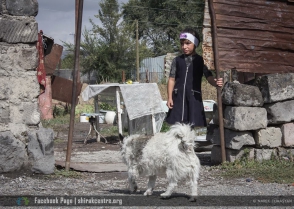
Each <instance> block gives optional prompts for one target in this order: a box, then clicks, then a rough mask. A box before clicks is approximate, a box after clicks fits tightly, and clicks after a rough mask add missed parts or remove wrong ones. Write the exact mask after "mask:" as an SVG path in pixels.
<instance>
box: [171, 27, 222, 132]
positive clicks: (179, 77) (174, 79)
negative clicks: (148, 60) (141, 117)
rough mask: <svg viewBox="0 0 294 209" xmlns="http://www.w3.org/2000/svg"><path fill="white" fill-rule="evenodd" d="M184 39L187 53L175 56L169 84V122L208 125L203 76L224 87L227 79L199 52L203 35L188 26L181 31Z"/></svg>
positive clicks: (212, 83)
mask: <svg viewBox="0 0 294 209" xmlns="http://www.w3.org/2000/svg"><path fill="white" fill-rule="evenodd" d="M180 42H181V49H182V52H183V54H182V55H180V56H178V57H176V58H174V59H173V62H172V65H171V71H170V76H169V80H168V84H167V93H168V100H167V106H168V107H169V111H168V114H167V118H166V122H167V123H169V124H175V123H176V122H180V123H187V124H191V125H192V126H194V127H203V126H206V125H207V124H206V118H205V113H204V107H203V103H202V96H201V80H202V76H203V74H204V76H205V77H206V79H207V81H208V82H209V83H210V84H211V85H213V86H215V87H217V86H222V85H223V79H222V78H219V79H215V78H214V77H213V75H212V73H211V71H209V70H208V69H207V67H206V66H205V65H204V61H203V58H202V57H201V56H200V55H198V54H197V53H196V48H197V46H198V44H199V42H200V38H199V35H198V33H197V32H196V31H195V30H193V29H191V28H186V29H185V30H184V31H183V32H182V33H181V34H180Z"/></svg>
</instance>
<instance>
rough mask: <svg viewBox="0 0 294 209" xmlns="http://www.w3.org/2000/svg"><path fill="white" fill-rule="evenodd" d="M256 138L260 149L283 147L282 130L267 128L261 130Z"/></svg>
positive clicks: (257, 132) (255, 135) (256, 134)
mask: <svg viewBox="0 0 294 209" xmlns="http://www.w3.org/2000/svg"><path fill="white" fill-rule="evenodd" d="M254 138H255V143H256V145H257V146H258V147H268V148H274V147H279V146H281V145H282V132H281V129H280V128H276V127H267V128H265V129H260V130H258V131H256V132H255V134H254Z"/></svg>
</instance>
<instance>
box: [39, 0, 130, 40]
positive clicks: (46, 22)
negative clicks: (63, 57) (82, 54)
mask: <svg viewBox="0 0 294 209" xmlns="http://www.w3.org/2000/svg"><path fill="white" fill-rule="evenodd" d="M100 2H101V1H100V0H84V10H83V23H82V29H84V28H85V27H86V28H88V29H91V28H92V27H91V24H90V22H89V19H90V18H92V19H93V20H94V21H97V24H98V19H97V18H95V17H94V15H96V14H98V10H99V9H100V8H99V3H100ZM118 2H119V4H121V3H123V2H124V3H125V2H128V0H118ZM38 3H39V13H38V15H37V17H36V21H37V22H38V25H39V30H43V32H44V34H46V35H48V36H50V37H52V38H53V39H54V43H57V44H61V45H62V42H61V40H62V41H66V42H71V43H73V42H74V31H75V0H38Z"/></svg>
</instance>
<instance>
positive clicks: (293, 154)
mask: <svg viewBox="0 0 294 209" xmlns="http://www.w3.org/2000/svg"><path fill="white" fill-rule="evenodd" d="M277 154H278V156H279V158H280V159H285V160H292V161H293V160H294V149H291V148H285V147H278V148H277Z"/></svg>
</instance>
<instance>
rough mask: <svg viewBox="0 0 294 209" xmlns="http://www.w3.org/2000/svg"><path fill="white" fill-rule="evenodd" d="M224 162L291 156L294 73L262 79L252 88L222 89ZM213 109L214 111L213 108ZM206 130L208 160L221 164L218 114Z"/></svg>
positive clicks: (293, 148)
mask: <svg viewBox="0 0 294 209" xmlns="http://www.w3.org/2000/svg"><path fill="white" fill-rule="evenodd" d="M222 101H223V123H224V128H225V130H224V139H225V147H226V158H227V161H229V162H233V161H235V160H237V159H240V158H241V157H244V156H245V157H247V158H250V159H254V160H257V161H262V160H267V159H270V158H271V157H272V156H278V157H280V158H284V159H291V158H293V156H294V73H286V74H268V75H264V76H261V77H260V78H259V79H258V80H256V82H255V84H254V85H247V84H240V83H238V82H228V83H226V84H225V85H224V88H223V90H222ZM215 109H216V108H215ZM214 116H215V117H214V120H213V121H214V123H215V124H212V125H210V126H209V127H208V130H207V140H210V141H211V142H212V143H213V144H214V146H213V148H212V152H211V161H212V163H214V164H218V163H221V147H220V133H219V127H218V125H217V124H218V112H217V109H216V110H215V112H214Z"/></svg>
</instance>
